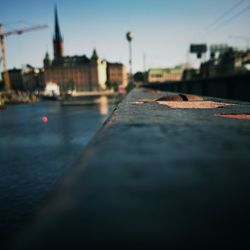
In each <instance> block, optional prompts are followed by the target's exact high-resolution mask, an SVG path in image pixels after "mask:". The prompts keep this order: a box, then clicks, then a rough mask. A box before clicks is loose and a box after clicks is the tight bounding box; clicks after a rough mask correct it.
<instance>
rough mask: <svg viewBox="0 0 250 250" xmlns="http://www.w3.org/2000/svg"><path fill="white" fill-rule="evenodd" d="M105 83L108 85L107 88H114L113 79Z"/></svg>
mask: <svg viewBox="0 0 250 250" xmlns="http://www.w3.org/2000/svg"><path fill="white" fill-rule="evenodd" d="M105 85H106V88H107V89H112V82H111V81H109V80H107V81H106V82H105Z"/></svg>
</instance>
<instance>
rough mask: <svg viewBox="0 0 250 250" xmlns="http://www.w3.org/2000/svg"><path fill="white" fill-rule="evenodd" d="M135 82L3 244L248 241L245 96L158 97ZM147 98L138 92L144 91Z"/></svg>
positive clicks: (225, 244) (136, 245)
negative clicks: (11, 240) (171, 100)
mask: <svg viewBox="0 0 250 250" xmlns="http://www.w3.org/2000/svg"><path fill="white" fill-rule="evenodd" d="M166 95H172V93H166V92H160V91H152V90H148V89H143V88H141V89H134V90H133V91H132V92H131V93H130V94H129V95H128V96H127V97H126V98H125V99H124V100H123V102H122V103H120V104H119V105H118V107H117V108H116V110H115V111H114V113H113V115H112V116H111V118H110V119H109V120H108V121H107V122H106V123H105V125H104V126H103V128H102V129H101V130H100V131H99V133H98V134H97V135H96V137H95V138H94V139H93V140H92V142H91V143H90V145H89V146H88V147H87V149H86V150H85V152H84V153H83V155H82V156H81V157H80V159H78V161H77V162H76V164H75V165H74V166H73V167H72V170H71V172H70V173H69V174H68V176H66V177H65V178H64V179H63V180H62V182H61V184H60V185H59V186H58V188H57V190H56V191H55V192H54V193H53V194H52V195H51V197H50V199H49V200H48V203H47V204H46V206H45V207H44V208H43V209H42V210H41V212H40V213H39V214H38V216H37V218H36V220H35V221H34V223H33V224H32V225H31V226H30V229H28V230H27V232H25V233H24V234H22V235H21V236H20V238H19V239H18V240H17V241H16V243H15V244H14V247H13V248H12V249H179V248H185V249H224V248H235V249H239V248H241V244H242V247H243V246H244V245H243V244H245V245H246V246H248V247H249V246H250V239H249V237H248V236H249V235H248V231H249V223H250V216H249V210H250V202H249V190H250V182H249V176H250V168H249V166H250V154H249V152H250V129H249V126H250V121H249V120H245V119H231V118H230V119H229V118H225V117H222V116H218V114H227V113H230V114H249V113H250V105H249V104H248V103H240V102H229V101H228V100H227V101H224V100H220V99H215V98H207V99H205V101H211V102H219V103H221V104H225V103H227V104H233V105H222V106H220V107H217V108H209V109H208V108H202V109H192V108H191V109H183V108H171V107H168V106H167V105H161V104H159V103H158V102H157V101H155V100H157V99H159V98H161V97H162V96H166ZM145 100H147V101H145Z"/></svg>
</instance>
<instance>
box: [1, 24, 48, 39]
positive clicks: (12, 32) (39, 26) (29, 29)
mask: <svg viewBox="0 0 250 250" xmlns="http://www.w3.org/2000/svg"><path fill="white" fill-rule="evenodd" d="M45 28H48V25H38V26H34V27H30V28H25V29H17V30H12V31H8V32H4V33H0V36H1V37H6V36H10V35H13V34H17V35H21V34H23V33H24V32H29V31H33V30H38V29H45Z"/></svg>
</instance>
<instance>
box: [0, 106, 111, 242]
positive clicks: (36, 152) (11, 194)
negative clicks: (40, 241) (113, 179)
mask: <svg viewBox="0 0 250 250" xmlns="http://www.w3.org/2000/svg"><path fill="white" fill-rule="evenodd" d="M104 110H105V109H104ZM103 113H106V112H103V109H102V110H101V109H100V107H99V106H82V107H65V106H64V107H63V106H60V103H58V102H39V103H36V104H34V105H16V106H8V108H7V109H5V110H3V111H0V246H1V243H3V242H5V241H7V240H9V239H11V237H12V236H13V235H14V234H15V233H16V232H18V231H20V230H22V228H23V227H24V226H25V224H26V223H27V221H28V220H29V218H31V216H32V214H33V213H34V211H36V209H38V208H39V204H41V203H42V202H43V201H44V200H45V199H46V197H47V196H48V194H49V192H50V191H51V190H53V188H54V187H55V185H56V184H57V183H58V181H59V180H60V178H61V177H62V176H63V175H64V174H65V173H66V172H67V170H68V169H69V168H70V167H71V166H72V164H73V163H74V161H76V159H77V158H78V157H79V156H80V154H81V152H82V151H83V149H84V147H85V146H86V144H87V143H88V142H89V141H90V139H91V138H92V137H93V136H94V135H95V133H96V131H97V130H98V129H99V128H100V127H101V125H102V124H103V122H104V121H105V119H106V118H107V116H108V115H107V114H103ZM43 116H47V117H48V122H47V123H46V124H44V123H42V117H43Z"/></svg>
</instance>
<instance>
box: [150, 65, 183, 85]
mask: <svg viewBox="0 0 250 250" xmlns="http://www.w3.org/2000/svg"><path fill="white" fill-rule="evenodd" d="M182 72H183V70H182V69H181V68H179V67H176V68H152V69H149V70H148V74H147V76H148V77H147V78H148V79H147V80H148V82H149V83H154V82H166V81H180V80H181V78H182Z"/></svg>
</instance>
